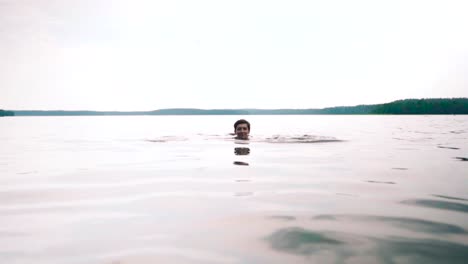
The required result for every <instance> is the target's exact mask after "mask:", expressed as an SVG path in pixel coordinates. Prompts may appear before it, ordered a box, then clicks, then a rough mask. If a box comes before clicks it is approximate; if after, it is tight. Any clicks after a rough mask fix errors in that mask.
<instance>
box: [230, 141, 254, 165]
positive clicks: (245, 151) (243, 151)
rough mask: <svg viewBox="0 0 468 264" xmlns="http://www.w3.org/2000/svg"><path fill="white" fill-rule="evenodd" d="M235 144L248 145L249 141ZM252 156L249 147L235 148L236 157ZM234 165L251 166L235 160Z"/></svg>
mask: <svg viewBox="0 0 468 264" xmlns="http://www.w3.org/2000/svg"><path fill="white" fill-rule="evenodd" d="M235 144H242V145H248V144H249V141H248V140H236V141H235ZM249 154H250V148H248V147H235V148H234V155H236V156H248V155H249ZM233 164H234V165H240V166H249V163H247V162H246V161H239V160H235V161H234V163H233Z"/></svg>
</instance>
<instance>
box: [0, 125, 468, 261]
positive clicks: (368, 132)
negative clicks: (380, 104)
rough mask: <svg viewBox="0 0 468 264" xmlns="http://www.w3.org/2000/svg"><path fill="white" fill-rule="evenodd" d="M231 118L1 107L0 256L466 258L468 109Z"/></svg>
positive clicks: (111, 258) (98, 258) (1, 258)
mask: <svg viewBox="0 0 468 264" xmlns="http://www.w3.org/2000/svg"><path fill="white" fill-rule="evenodd" d="M238 118H241V117H236V116H125V117H118V116H110V117H99V116H90V117H5V118H1V119H0V146H1V148H0V186H1V187H0V263H35V264H37V263H109V264H110V263H113V264H115V263H121V264H122V263H311V262H312V263H315V262H317V263H329V262H331V263H466V262H467V261H468V253H467V252H468V234H467V232H468V231H467V230H468V173H467V172H468V162H466V160H468V117H466V116H248V117H247V119H248V120H249V121H250V122H251V123H252V129H251V130H252V131H251V134H252V140H251V141H249V142H243V141H236V140H233V139H232V137H231V136H230V135H229V133H231V132H233V127H232V125H233V123H234V122H235V121H236V120H237V119H238ZM242 118H245V117H242Z"/></svg>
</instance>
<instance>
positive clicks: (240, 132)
mask: <svg viewBox="0 0 468 264" xmlns="http://www.w3.org/2000/svg"><path fill="white" fill-rule="evenodd" d="M234 133H236V138H238V139H249V134H250V123H249V122H248V121H247V120H245V119H240V120H237V121H236V123H234Z"/></svg>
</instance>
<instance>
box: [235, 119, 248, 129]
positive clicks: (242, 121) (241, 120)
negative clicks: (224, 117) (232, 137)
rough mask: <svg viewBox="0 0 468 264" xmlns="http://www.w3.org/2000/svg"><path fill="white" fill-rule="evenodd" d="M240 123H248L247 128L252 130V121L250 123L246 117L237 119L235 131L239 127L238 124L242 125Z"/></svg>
mask: <svg viewBox="0 0 468 264" xmlns="http://www.w3.org/2000/svg"><path fill="white" fill-rule="evenodd" d="M240 124H247V128H248V129H249V131H250V123H249V121H247V120H245V119H239V120H237V121H236V123H234V131H235V130H236V129H237V126H238V125H240Z"/></svg>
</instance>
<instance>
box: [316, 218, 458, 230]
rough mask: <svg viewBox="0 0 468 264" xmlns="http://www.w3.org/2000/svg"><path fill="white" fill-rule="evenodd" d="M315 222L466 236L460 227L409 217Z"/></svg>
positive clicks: (334, 219)
mask: <svg viewBox="0 0 468 264" xmlns="http://www.w3.org/2000/svg"><path fill="white" fill-rule="evenodd" d="M312 219H313V220H333V221H341V222H349V221H351V222H358V221H360V222H369V223H371V222H376V223H380V224H382V223H388V224H391V225H393V226H397V227H399V228H403V229H408V230H411V231H415V232H422V233H431V234H466V233H467V232H466V231H465V230H464V229H463V228H462V227H459V226H456V225H451V224H446V223H440V222H433V221H427V220H421V219H415V218H407V217H387V216H371V215H318V216H316V217H314V218H312Z"/></svg>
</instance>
